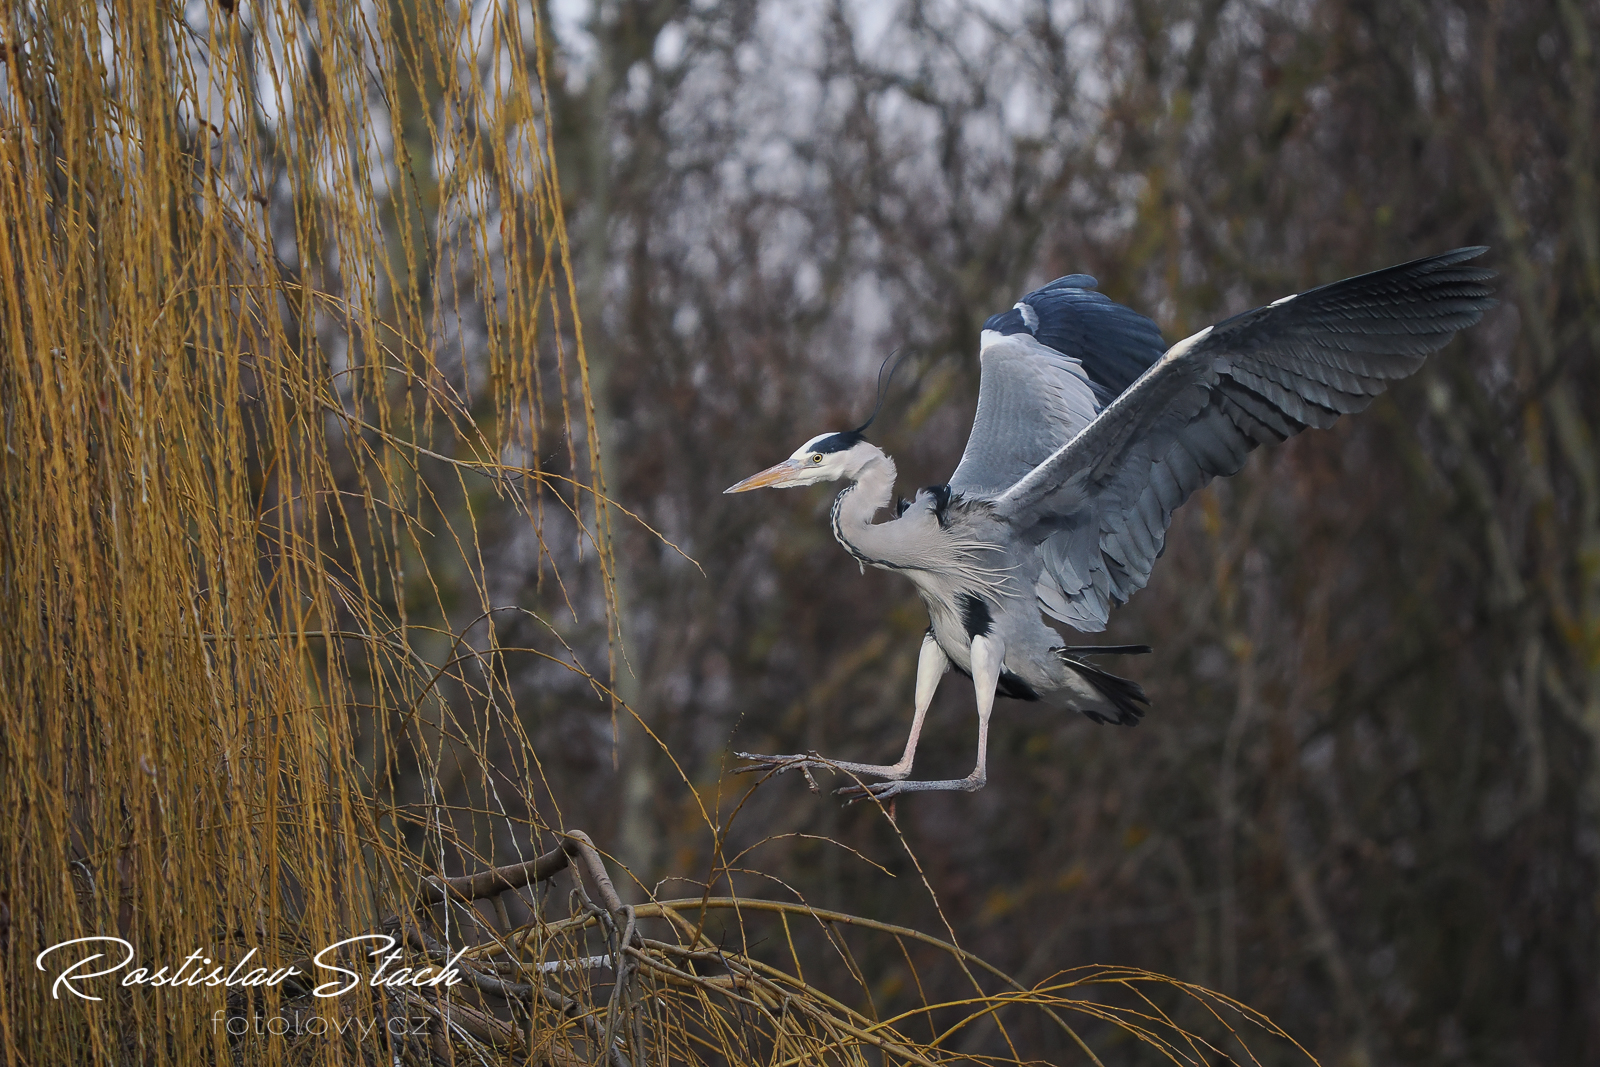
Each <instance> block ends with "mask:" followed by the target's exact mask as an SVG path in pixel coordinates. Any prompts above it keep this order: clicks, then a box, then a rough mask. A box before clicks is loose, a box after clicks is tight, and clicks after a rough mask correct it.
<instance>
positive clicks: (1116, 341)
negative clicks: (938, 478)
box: [950, 274, 1164, 497]
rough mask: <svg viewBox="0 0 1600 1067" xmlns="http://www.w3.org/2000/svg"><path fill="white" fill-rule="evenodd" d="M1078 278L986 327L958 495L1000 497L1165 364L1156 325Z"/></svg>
mask: <svg viewBox="0 0 1600 1067" xmlns="http://www.w3.org/2000/svg"><path fill="white" fill-rule="evenodd" d="M1095 284H1096V282H1095V280H1094V279H1093V278H1091V277H1089V276H1088V275H1084V274H1073V275H1069V276H1067V277H1065V278H1057V279H1056V280H1055V281H1053V282H1051V283H1050V284H1048V285H1046V286H1043V287H1042V288H1039V289H1036V290H1034V291H1033V292H1031V293H1029V294H1028V295H1027V296H1025V297H1023V298H1022V299H1021V300H1019V301H1018V302H1017V304H1016V305H1015V306H1014V307H1013V308H1012V309H1011V310H1010V311H1007V312H1004V313H1003V314H1000V315H995V316H992V317H991V318H990V319H989V320H988V321H987V322H985V323H984V329H983V334H982V342H981V348H980V349H979V356H978V358H979V361H980V363H981V365H982V378H981V382H980V385H979V389H978V412H977V415H976V417H975V418H974V419H973V423H972V433H971V434H970V435H969V436H968V438H967V447H966V450H965V451H964V452H963V453H962V456H961V463H960V464H959V465H958V466H957V467H956V470H955V473H954V474H952V475H951V476H950V487H951V489H953V490H955V491H957V492H960V493H962V494H964V495H966V496H969V497H971V496H982V497H987V496H995V495H998V494H1000V493H1002V492H1004V491H1005V490H1006V489H1008V488H1010V487H1011V486H1012V485H1013V484H1015V483H1016V482H1017V481H1018V480H1019V479H1021V478H1023V477H1024V476H1026V475H1027V474H1028V472H1030V471H1032V470H1033V469H1034V468H1035V467H1037V466H1038V465H1039V464H1040V463H1043V462H1044V461H1045V460H1046V459H1048V458H1049V457H1050V456H1051V455H1052V454H1053V453H1055V452H1056V451H1057V450H1059V449H1060V448H1061V447H1062V446H1063V445H1065V444H1066V443H1067V442H1068V441H1070V440H1072V438H1073V437H1075V436H1077V434H1078V433H1080V432H1081V431H1082V430H1083V428H1084V427H1086V426H1088V425H1089V423H1090V422H1092V421H1094V419H1095V417H1096V416H1097V415H1099V414H1100V412H1101V410H1102V409H1103V408H1104V406H1105V404H1106V403H1108V402H1109V401H1110V400H1111V399H1112V398H1113V397H1115V396H1116V395H1117V394H1118V393H1120V392H1122V390H1123V389H1124V388H1126V387H1127V385H1128V383H1129V382H1131V381H1133V380H1134V379H1135V378H1137V377H1138V376H1139V374H1140V373H1141V372H1142V371H1143V370H1144V369H1145V368H1146V367H1148V366H1149V365H1150V364H1151V363H1153V362H1155V360H1156V359H1158V358H1159V357H1160V355H1161V352H1162V349H1163V348H1164V345H1163V343H1162V340H1161V333H1160V331H1159V330H1158V329H1157V328H1156V325H1155V323H1153V322H1151V321H1150V320H1149V319H1147V318H1145V317H1144V316H1143V315H1139V314H1138V313H1136V312H1133V311H1130V310H1129V309H1127V308H1125V307H1122V306H1121V305H1119V304H1115V303H1112V301H1111V300H1110V299H1109V298H1107V297H1105V296H1103V295H1102V294H1100V293H1097V292H1094V291H1092V289H1091V288H1090V287H1092V286H1094V285H1095Z"/></svg>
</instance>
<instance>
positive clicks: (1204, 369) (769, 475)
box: [726, 247, 1495, 800]
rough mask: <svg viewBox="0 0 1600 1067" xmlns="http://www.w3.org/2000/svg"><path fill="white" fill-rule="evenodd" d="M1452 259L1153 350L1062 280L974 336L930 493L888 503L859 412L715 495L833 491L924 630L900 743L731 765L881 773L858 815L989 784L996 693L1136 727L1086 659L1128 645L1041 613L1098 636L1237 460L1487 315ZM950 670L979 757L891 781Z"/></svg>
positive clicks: (1322, 423) (1383, 274)
mask: <svg viewBox="0 0 1600 1067" xmlns="http://www.w3.org/2000/svg"><path fill="white" fill-rule="evenodd" d="M1484 251H1486V249H1485V248H1482V247H1472V248H1460V249H1456V250H1455V251H1452V252H1445V253H1443V254H1441V255H1436V256H1429V257H1427V258H1424V259H1418V260H1414V261H1412V262H1410V263H1403V264H1400V265H1398V266H1393V267H1388V268H1386V269H1384V270H1379V271H1375V272H1373V273H1370V274H1363V275H1360V276H1358V277H1354V278H1347V279H1345V280H1344V281H1339V282H1333V283H1332V284H1330V285H1324V286H1321V287H1319V288H1316V289H1311V290H1308V291H1307V292H1304V293H1300V294H1297V295H1293V296H1286V297H1284V298H1282V299H1280V300H1275V301H1273V302H1272V303H1271V304H1269V305H1268V306H1266V307H1260V308H1256V309H1255V310H1253V311H1246V312H1244V313H1243V314H1240V315H1235V316H1233V317H1232V318H1229V319H1225V320H1223V321H1222V322H1219V323H1216V324H1215V325H1213V326H1208V327H1206V328H1205V329H1203V330H1201V331H1200V332H1199V333H1196V334H1194V335H1193V336H1191V337H1188V338H1186V339H1184V340H1182V341H1179V342H1178V343H1177V344H1175V345H1172V346H1171V347H1170V348H1168V347H1166V345H1165V344H1164V342H1163V341H1162V338H1161V333H1160V330H1159V329H1158V328H1157V327H1156V324H1155V323H1154V322H1152V321H1150V320H1149V319H1147V318H1145V317H1144V316H1143V315H1140V314H1138V313H1137V312H1134V311H1131V310H1129V309H1128V308H1125V307H1123V306H1121V305H1119V304H1116V303H1113V302H1112V301H1111V300H1110V299H1108V298H1107V297H1105V296H1104V295H1102V294H1100V293H1099V292H1097V291H1096V286H1097V283H1096V282H1095V280H1094V279H1093V278H1091V277H1088V276H1087V275H1082V274H1073V275H1069V276H1067V277H1065V278H1058V279H1056V280H1055V281H1053V282H1051V283H1049V284H1048V285H1045V286H1044V287H1042V288H1040V289H1037V290H1035V291H1033V292H1031V293H1029V294H1028V295H1027V296H1024V297H1023V298H1022V299H1021V300H1019V301H1018V302H1017V303H1016V304H1015V305H1014V306H1013V307H1012V308H1011V309H1010V310H1009V311H1006V312H1003V313H1001V314H999V315H995V316H993V317H991V318H990V319H989V320H988V321H987V322H985V323H984V327H983V332H982V335H981V340H980V349H979V362H980V365H981V378H980V383H979V389H978V410H977V415H976V417H975V419H974V421H973V424H972V432H971V434H970V436H969V437H968V439H967V446H966V450H965V452H963V453H962V456H961V462H960V464H959V465H958V466H957V467H956V469H955V473H954V474H952V475H951V476H950V481H949V482H948V483H947V484H945V485H936V486H931V487H928V488H925V489H921V490H919V491H918V492H917V494H916V497H915V499H913V500H912V501H910V502H909V503H908V502H905V501H901V503H900V506H899V508H898V509H897V510H896V512H895V513H894V514H893V515H892V517H889V518H888V519H887V520H886V521H883V522H878V521H875V520H876V519H877V517H878V513H879V512H881V511H884V510H886V509H888V508H889V507H890V504H891V501H892V500H893V499H894V497H893V492H894V483H895V464H894V460H893V459H891V458H890V457H889V456H888V455H887V454H886V453H884V451H883V450H882V449H880V448H878V447H877V446H876V445H874V444H872V443H871V442H869V441H867V439H866V438H865V436H864V432H865V430H866V429H867V428H868V426H870V424H871V422H872V419H868V420H867V423H866V424H864V425H862V426H860V427H858V428H856V429H854V430H845V431H842V432H833V433H824V434H819V435H818V436H816V437H813V438H811V439H810V440H809V441H807V442H806V443H805V444H803V445H801V446H800V447H799V448H798V449H796V450H795V452H794V454H793V455H791V456H790V457H789V458H788V459H786V460H784V461H783V462H781V463H779V464H777V465H775V466H773V467H770V468H768V469H767V470H764V471H762V472H760V473H759V474H756V475H753V476H751V477H749V478H746V479H745V480H744V481H742V482H739V483H738V484H737V485H734V486H732V487H730V488H729V489H727V490H726V492H729V493H742V492H745V491H747V490H751V489H757V488H761V487H763V486H771V487H788V486H800V485H812V484H815V483H818V482H831V481H839V480H843V481H845V482H847V483H848V484H847V485H846V486H845V488H844V491H843V492H841V493H840V494H839V496H838V499H837V500H835V502H834V505H833V515H832V525H833V533H834V536H835V537H836V538H838V540H839V543H840V544H842V545H843V546H844V548H845V550H846V551H847V552H849V553H850V554H851V555H852V556H854V557H855V558H856V559H857V560H859V561H860V562H861V563H862V564H863V565H870V566H873V567H880V568H883V569H885V570H892V571H899V572H901V573H903V574H905V575H906V576H907V577H909V578H910V579H911V581H912V582H913V583H915V585H916V587H917V591H918V593H920V594H921V596H922V599H923V601H924V602H925V603H926V604H927V607H928V614H929V617H930V620H931V625H930V626H929V628H928V632H927V634H926V635H925V636H924V638H923V641H922V652H921V656H920V658H919V660H918V663H917V681H916V697H915V701H914V704H913V710H912V723H911V733H910V736H909V737H908V738H907V740H906V746H905V750H904V752H903V754H902V755H901V757H900V759H899V760H898V761H896V762H895V763H888V764H872V763H854V762H845V761H841V760H828V759H824V758H822V757H820V756H817V755H816V754H815V753H811V754H803V755H789V756H761V755H754V754H750V753H743V752H741V753H738V755H739V756H740V758H743V759H749V760H754V761H755V762H754V763H753V764H751V765H747V766H744V767H741V768H739V769H740V770H761V769H764V768H769V767H776V768H780V769H788V768H791V767H810V766H819V767H831V768H834V769H837V770H841V771H845V772H847V773H849V774H852V775H855V776H858V778H859V777H868V778H880V779H883V780H882V781H878V782H873V783H870V784H861V785H855V786H847V787H845V788H844V789H841V790H839V793H840V794H842V795H844V796H846V797H848V798H850V799H855V800H859V799H862V798H864V797H866V796H875V797H878V798H879V799H887V798H889V797H893V796H897V795H899V794H902V793H910V792H918V791H926V790H964V791H968V792H971V791H975V790H978V789H981V788H983V785H984V783H985V781H986V779H987V771H986V762H987V756H988V737H989V719H990V714H991V712H992V711H993V708H994V702H995V697H996V696H997V695H998V696H1008V697H1018V698H1021V699H1023V700H1038V699H1040V698H1041V697H1045V696H1051V697H1055V698H1057V699H1059V700H1063V701H1064V702H1065V704H1066V706H1067V708H1069V709H1071V710H1075V711H1080V712H1082V713H1083V714H1084V715H1086V716H1088V717H1089V718H1091V719H1093V720H1095V721H1096V722H1102V723H1118V724H1122V725H1126V726H1132V725H1134V724H1136V723H1137V722H1138V721H1139V719H1140V718H1141V717H1142V715H1143V709H1142V707H1141V705H1147V704H1148V701H1147V700H1146V699H1145V695H1144V691H1143V690H1142V689H1141V688H1140V687H1139V686H1138V685H1137V684H1136V683H1134V682H1132V681H1129V680H1127V679H1124V678H1119V677H1117V676H1116V675H1114V674H1110V673H1108V672H1106V671H1104V670H1101V669H1100V668H1099V667H1096V666H1094V665H1092V664H1090V663H1089V662H1087V659H1088V657H1090V656H1091V655H1094V654H1097V653H1127V652H1148V651H1149V649H1148V647H1146V646H1126V645H1124V646H1082V645H1073V644H1070V643H1068V642H1067V641H1065V640H1064V639H1063V638H1062V637H1061V635H1060V634H1059V633H1058V632H1057V631H1056V630H1055V629H1053V628H1052V627H1050V626H1048V625H1046V624H1045V622H1044V620H1043V619H1042V618H1041V615H1040V613H1041V612H1043V614H1044V615H1047V616H1049V617H1050V618H1052V619H1055V620H1057V621H1059V622H1063V623H1065V624H1067V625H1068V626H1070V627H1072V628H1073V629H1075V630H1078V631H1080V632H1084V633H1094V632H1098V631H1101V630H1104V629H1105V626H1106V621H1107V618H1108V616H1109V614H1110V611H1111V608H1112V607H1113V606H1114V605H1119V604H1122V603H1123V602H1125V601H1126V600H1127V599H1128V597H1129V596H1131V595H1132V594H1133V593H1134V592H1136V591H1137V590H1139V589H1141V588H1143V587H1144V585H1145V583H1146V582H1147V581H1148V580H1149V578H1150V568H1151V567H1152V565H1153V564H1154V563H1155V560H1156V558H1157V557H1158V556H1159V555H1160V554H1161V551H1162V548H1163V545H1164V542H1165V539H1166V530H1167V526H1168V524H1169V523H1170V522H1171V520H1172V513H1173V511H1174V510H1176V509H1177V508H1178V506H1179V505H1181V504H1182V503H1183V502H1184V500H1185V499H1187V498H1188V497H1189V495H1190V494H1191V493H1193V492H1194V491H1195V490H1197V489H1199V488H1200V487H1201V486H1203V485H1205V484H1206V483H1207V482H1209V481H1210V480H1211V479H1212V478H1214V477H1218V476H1227V475H1230V474H1233V473H1235V472H1236V471H1238V470H1239V468H1240V467H1241V466H1243V464H1244V461H1245V456H1246V454H1247V453H1249V452H1250V450H1251V449H1253V448H1255V447H1256V446H1257V445H1260V444H1266V443H1270V442H1276V441H1282V440H1284V439H1286V438H1288V437H1290V436H1292V435H1294V434H1296V433H1299V432H1300V431H1301V430H1303V429H1305V428H1306V427H1308V426H1315V427H1327V426H1330V425H1332V423H1333V422H1334V420H1335V419H1337V418H1338V417H1339V416H1340V415H1343V414H1348V413H1351V412H1356V411H1360V410H1362V409H1363V408H1365V407H1366V406H1367V405H1368V404H1369V403H1371V401H1372V398H1373V397H1374V396H1376V395H1377V394H1379V393H1381V392H1382V391H1383V390H1384V388H1385V387H1386V386H1387V385H1388V384H1389V383H1390V382H1392V381H1394V380H1396V379H1398V378H1403V377H1405V376H1406V375H1408V374H1411V373H1413V372H1414V371H1416V370H1417V368H1419V367H1420V366H1421V365H1422V362H1423V360H1424V359H1425V358H1426V357H1427V355H1428V353H1430V352H1434V351H1436V350H1437V349H1439V348H1441V347H1443V346H1444V345H1445V344H1446V342H1448V341H1449V340H1450V339H1451V337H1453V336H1454V335H1455V333H1456V332H1457V331H1458V330H1462V329H1465V328H1466V327H1468V326H1471V325H1472V324H1474V323H1476V322H1477V321H1478V320H1479V319H1480V318H1482V317H1483V314H1484V312H1485V311H1486V310H1487V309H1488V308H1490V307H1492V306H1493V305H1494V299H1493V290H1492V289H1491V287H1490V284H1489V283H1490V282H1491V281H1492V280H1493V279H1494V277H1495V274H1494V272H1493V271H1491V270H1488V269H1486V268H1483V267H1477V266H1472V265H1471V264H1470V263H1469V262H1468V261H1469V260H1472V259H1474V258H1476V257H1477V256H1478V255H1480V254H1482V253H1483V252H1484ZM951 667H954V668H955V669H957V670H958V671H960V672H961V673H962V674H965V675H967V676H969V677H970V678H971V679H972V683H973V686H974V688H975V690H976V693H977V705H978V756H977V764H976V766H975V767H974V768H973V770H972V773H971V774H969V775H967V776H966V777H965V778H957V779H950V780H943V781H921V780H912V779H911V778H910V774H911V767H912V761H913V759H914V757H915V756H916V751H917V739H918V737H919V736H920V735H921V733H922V727H923V722H924V719H925V717H926V715H927V711H928V707H929V705H930V704H931V703H932V700H933V694H934V690H935V689H936V687H937V686H938V684H939V680H940V678H941V677H942V676H943V675H944V674H945V673H946V672H947V671H948V670H949V669H950V668H951Z"/></svg>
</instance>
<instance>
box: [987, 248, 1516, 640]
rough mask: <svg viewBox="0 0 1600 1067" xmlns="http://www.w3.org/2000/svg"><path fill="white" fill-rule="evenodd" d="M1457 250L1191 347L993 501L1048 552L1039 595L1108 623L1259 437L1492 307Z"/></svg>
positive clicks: (1291, 300)
mask: <svg viewBox="0 0 1600 1067" xmlns="http://www.w3.org/2000/svg"><path fill="white" fill-rule="evenodd" d="M1484 251H1486V249H1484V248H1481V247H1478V248H1460V249H1457V250H1455V251H1453V252H1446V253H1444V254H1442V255H1437V256H1430V257H1428V258H1426V259H1419V260H1416V261H1414V262H1411V263H1403V264H1401V265H1399V266H1395V267H1389V268H1387V269H1385V270H1380V271H1375V272H1373V273H1371V274H1363V275H1361V276H1359V277H1356V278H1347V279H1345V280H1344V281H1340V282H1334V283H1333V284H1331V285H1324V286H1322V287H1320V288H1317V289H1312V290H1310V291H1309V292H1305V293H1301V294H1299V295H1298V296H1291V297H1285V298H1284V299H1282V300H1278V301H1275V302H1273V303H1272V304H1271V305H1270V306H1268V307H1263V308H1257V309H1255V310H1254V311H1247V312H1245V313H1244V314H1242V315H1236V316H1234V317H1233V318H1231V319H1227V320H1225V321H1223V322H1219V323H1217V324H1216V325H1215V326H1211V327H1208V328H1206V329H1204V330H1202V331H1200V332H1199V333H1197V334H1195V335H1194V336H1193V337H1190V338H1188V339H1187V340H1184V341H1181V342H1179V343H1178V344H1176V345H1173V346H1172V348H1171V349H1170V350H1169V351H1168V352H1167V353H1166V354H1165V355H1164V356H1162V357H1161V359H1160V360H1159V361H1158V362H1157V363H1156V364H1155V365H1154V366H1153V367H1151V368H1150V369H1149V370H1148V371H1146V372H1145V373H1144V374H1143V375H1142V376H1141V377H1140V378H1139V380H1138V381H1137V382H1135V383H1134V384H1133V385H1132V386H1131V387H1130V388H1128V390H1127V391H1126V392H1124V393H1123V394H1122V395H1121V396H1119V397H1117V398H1116V399H1115V400H1114V401H1113V402H1111V403H1110V404H1109V405H1108V406H1107V407H1106V408H1105V410H1104V411H1103V412H1102V413H1101V414H1100V415H1099V417H1097V418H1096V419H1095V420H1094V422H1092V423H1090V424H1089V425H1088V426H1087V427H1085V428H1084V429H1083V431H1082V432H1080V433H1079V434H1077V436H1075V437H1074V438H1073V439H1072V440H1071V441H1070V442H1068V443H1066V444H1064V445H1063V446H1062V447H1060V448H1059V449H1057V450H1056V451H1055V452H1054V453H1053V454H1052V455H1050V456H1049V457H1048V458H1047V459H1045V460H1044V461H1043V462H1041V463H1040V464H1039V465H1038V466H1037V467H1035V468H1034V469H1033V470H1032V471H1030V472H1029V473H1028V474H1027V475H1026V476H1024V477H1023V478H1021V479H1020V480H1018V481H1017V482H1016V483H1015V484H1014V485H1012V486H1011V487H1010V488H1009V489H1007V490H1006V491H1005V492H1004V493H1002V494H1000V495H999V496H998V497H996V498H995V500H994V507H995V509H996V512H997V514H999V515H1000V516H1001V517H1003V518H1005V519H1006V520H1007V521H1008V522H1009V523H1010V524H1011V525H1012V527H1013V529H1015V530H1016V531H1017V532H1018V533H1019V535H1021V536H1023V537H1024V538H1027V539H1031V540H1034V541H1036V542H1037V543H1038V545H1039V552H1040V555H1041V557H1042V558H1043V562H1044V575H1043V577H1042V578H1041V579H1040V581H1039V585H1038V589H1037V592H1038V595H1039V600H1040V603H1041V605H1042V606H1043V607H1044V609H1045V610H1046V611H1047V612H1049V613H1050V614H1052V615H1054V616H1056V617H1057V618H1059V619H1061V620H1062V621H1064V622H1068V623H1071V624H1072V625H1073V626H1075V627H1077V628H1078V629H1080V630H1088V631H1095V630H1102V629H1104V628H1105V623H1106V618H1107V616H1108V615H1109V613H1110V610H1111V606H1112V604H1113V603H1117V604H1120V603H1122V602H1123V601H1125V600H1126V599H1127V598H1128V597H1129V596H1130V595H1132V594H1133V593H1134V592H1135V591H1136V590H1138V589H1141V588H1143V587H1144V584H1145V582H1146V581H1148V580H1149V577H1150V568H1151V565H1152V564H1153V563H1154V562H1155V558H1156V556H1157V555H1159V554H1160V552H1161V548H1162V545H1163V543H1164V541H1165V539H1166V530H1167V525H1168V524H1169V523H1170V522H1171V521H1172V512H1173V510H1174V509H1176V508H1177V507H1178V505H1180V504H1182V503H1183V501H1184V500H1185V499H1187V498H1188V496H1189V494H1190V493H1193V492H1194V491H1195V490H1196V489H1199V488H1200V487H1201V486H1203V485H1205V484H1206V482H1208V481H1210V480H1211V479H1212V478H1213V477H1215V476H1217V475H1229V474H1233V473H1234V472H1235V471H1237V470H1238V469H1239V468H1240V467H1241V466H1242V465H1243V464H1244V460H1245V456H1246V454H1248V453H1249V451H1250V450H1251V449H1253V448H1255V447H1256V446H1257V445H1259V444H1263V443H1266V442H1273V441H1282V440H1283V439H1285V438H1287V437H1289V436H1291V435H1293V434H1296V433H1299V432H1300V431H1301V430H1303V429H1305V428H1306V427H1307V426H1318V427H1325V426H1329V425H1331V424H1332V423H1333V421H1334V420H1335V419H1337V418H1338V417H1339V416H1340V415H1343V414H1347V413H1349V412H1354V411H1360V410H1362V409H1363V408H1365V407H1366V406H1367V405H1368V404H1369V403H1371V401H1372V398H1373V397H1374V396H1376V395H1377V394H1379V393H1381V392H1382V391H1383V390H1384V389H1385V388H1386V387H1387V386H1388V384H1389V382H1391V381H1393V380H1395V379H1397V378H1403V377H1405V376H1406V375H1408V374H1411V373H1412V372H1413V371H1415V370H1417V368H1419V367H1420V366H1422V361H1423V360H1424V359H1425V358H1426V357H1427V355H1428V353H1430V352H1433V351H1436V350H1437V349H1439V348H1442V347H1443V346H1444V345H1445V343H1446V342H1448V341H1449V340H1450V338H1451V337H1452V336H1454V335H1455V333H1456V331H1458V330H1462V329H1465V328H1466V327H1468V326H1471V325H1472V324H1473V323H1475V322H1477V321H1478V320H1479V319H1480V318H1482V317H1483V313H1484V312H1485V311H1486V310H1488V309H1489V308H1490V307H1492V306H1494V299H1493V295H1492V294H1493V290H1492V289H1491V288H1490V286H1489V282H1490V281H1491V280H1492V279H1493V278H1494V277H1495V274H1494V272H1493V271H1491V270H1487V269H1485V268H1482V267H1474V266H1469V265H1465V261H1467V260H1470V259H1473V258H1475V257H1476V256H1478V255H1480V254H1482V253H1483V252H1484Z"/></svg>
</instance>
